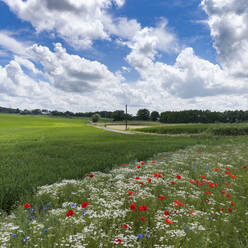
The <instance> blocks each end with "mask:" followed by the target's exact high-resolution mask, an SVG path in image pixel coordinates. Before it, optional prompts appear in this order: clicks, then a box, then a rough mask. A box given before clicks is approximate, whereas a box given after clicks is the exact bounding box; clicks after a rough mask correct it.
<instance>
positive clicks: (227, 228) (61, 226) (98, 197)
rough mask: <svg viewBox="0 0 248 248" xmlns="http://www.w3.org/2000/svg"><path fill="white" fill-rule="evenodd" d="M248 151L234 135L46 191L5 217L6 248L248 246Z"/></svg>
mask: <svg viewBox="0 0 248 248" xmlns="http://www.w3.org/2000/svg"><path fill="white" fill-rule="evenodd" d="M247 146H248V140H247V138H246V137H228V138H227V139H225V143H224V144H223V143H222V144H221V145H213V144H211V145H206V144H204V145H196V146H191V147H187V148H186V149H181V150H177V151H173V152H166V153H162V154H157V155H155V156H153V157H152V158H150V159H149V160H147V161H144V164H143V163H140V162H136V163H128V164H127V165H126V166H124V167H122V166H118V167H116V168H114V169H113V170H110V171H109V172H108V173H100V172H94V177H93V178H90V177H85V178H84V179H83V180H78V181H75V180H71V181H63V182H62V183H56V184H53V185H50V186H48V185H46V186H43V187H41V188H39V190H38V192H37V194H35V195H34V197H33V199H32V200H31V201H28V202H25V203H29V204H30V205H31V207H30V208H29V209H24V206H23V205H19V206H18V207H17V208H16V209H15V210H14V211H13V213H12V215H10V216H6V215H5V214H4V215H3V216H2V218H1V222H0V247H6V248H19V247H27V248H28V247H44V248H53V247H74V248H77V247H85V248H99V247H106V248H111V247H115V246H119V247H135V248H136V247H142V248H153V247H154V248H156V247H174V248H181V247H182V248H191V247H202V248H213V247H216V248H247V247H248V234H247V233H248V232H247V231H248V226H247V222H248V203H247V202H248V201H247V198H248V169H247V166H244V165H245V164H246V165H247V161H248V153H247ZM138 165H139V168H137V166H138ZM227 171H229V172H228V173H227ZM137 177H139V178H137ZM148 179H150V180H148ZM141 182H143V183H142V184H141ZM171 182H175V183H174V184H171ZM129 191H133V193H132V194H131V195H130V192H129ZM128 192H129V193H128ZM130 196H131V197H132V199H130ZM159 196H160V197H161V196H164V198H163V199H159ZM82 202H88V203H89V205H88V206H87V207H86V208H84V210H83V209H82V207H81V204H82ZM130 204H134V205H135V206H136V210H131V209H130ZM139 206H140V207H141V209H140V210H143V211H139V208H138V207H139ZM143 206H146V209H144V207H143ZM69 209H72V210H73V211H74V213H75V214H74V215H73V216H70V217H67V216H66V213H67V212H68V210H69ZM165 211H166V214H165ZM168 212H169V213H170V215H168ZM142 217H143V218H144V219H142V220H141V218H142ZM165 218H166V219H167V222H166V219H165ZM168 220H169V221H171V223H170V224H168ZM124 225H126V227H125V228H124ZM138 237H140V238H138ZM114 243H115V245H114Z"/></svg>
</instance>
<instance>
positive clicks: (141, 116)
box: [137, 109, 150, 121]
mask: <svg viewBox="0 0 248 248" xmlns="http://www.w3.org/2000/svg"><path fill="white" fill-rule="evenodd" d="M137 117H138V120H142V121H147V120H149V119H150V111H149V110H148V109H139V110H138V112H137Z"/></svg>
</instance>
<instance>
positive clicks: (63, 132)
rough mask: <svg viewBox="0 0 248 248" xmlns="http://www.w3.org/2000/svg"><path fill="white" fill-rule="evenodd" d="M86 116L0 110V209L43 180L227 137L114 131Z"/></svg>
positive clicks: (13, 203)
mask: <svg viewBox="0 0 248 248" xmlns="http://www.w3.org/2000/svg"><path fill="white" fill-rule="evenodd" d="M86 122H87V120H85V119H66V118H57V117H56V118H52V117H47V116H45V117H44V116H43V117H41V116H19V115H0V171H1V173H0V209H3V210H6V211H9V210H10V209H13V208H15V207H16V206H17V205H18V202H19V201H21V202H24V201H27V200H29V199H30V198H31V197H32V195H33V194H34V193H35V192H36V190H37V187H38V186H42V185H45V184H52V183H55V182H59V181H61V180H62V179H81V178H83V177H84V176H85V175H87V174H88V173H89V172H90V171H103V172H104V171H105V172H106V171H108V170H110V169H112V168H113V167H114V166H116V165H118V164H121V163H126V162H129V161H134V160H136V161H137V160H143V159H147V158H149V157H150V156H152V155H153V154H156V153H159V152H164V151H173V150H176V149H179V148H183V147H186V146H188V145H194V144H204V143H206V144H209V143H212V144H214V143H218V142H220V143H221V142H224V141H225V138H221V139H212V138H207V137H205V138H199V137H194V138H193V137H177V138H172V137H151V136H146V135H124V134H117V133H111V132H108V131H104V130H100V129H96V128H94V127H90V126H87V125H86Z"/></svg>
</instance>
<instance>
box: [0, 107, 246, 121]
mask: <svg viewBox="0 0 248 248" xmlns="http://www.w3.org/2000/svg"><path fill="white" fill-rule="evenodd" d="M0 113H12V114H22V115H52V116H61V117H68V118H71V117H88V118H91V119H92V117H93V116H94V115H95V116H96V114H97V115H98V117H99V118H110V119H113V121H123V120H125V119H126V118H127V119H128V120H141V121H160V122H162V123H216V122H225V123H227V122H230V123H234V122H245V121H248V110H247V111H243V110H234V111H224V112H216V111H213V112H211V111H210V110H183V111H166V112H162V113H161V114H159V112H157V111H152V112H151V113H150V111H149V110H148V109H139V110H138V112H137V114H136V116H133V115H130V114H127V115H126V114H125V112H124V111H123V110H115V111H96V112H85V113H82V112H79V113H73V112H70V111H65V112H60V111H57V110H53V111H49V110H47V109H33V110H27V109H24V110H20V109H18V108H17V109H12V108H4V107H0ZM99 118H98V120H99ZM92 120H93V119H92Z"/></svg>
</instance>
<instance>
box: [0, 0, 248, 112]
mask: <svg viewBox="0 0 248 248" xmlns="http://www.w3.org/2000/svg"><path fill="white" fill-rule="evenodd" d="M125 104H128V106H129V112H130V113H133V114H135V113H136V111H137V110H138V109H140V108H148V109H150V110H157V111H160V112H161V111H167V110H185V109H209V110H213V111H214V110H215V111H224V110H234V109H243V110H247V109H248V1H247V0H87V1H86V0H77V1H75V0H42V1H39V0H25V1H24V0H0V106H4V107H12V108H17V107H18V108H21V109H24V108H27V109H34V108H46V109H49V110H54V109H56V110H61V111H66V110H69V111H73V112H86V111H97V110H116V109H124V106H125Z"/></svg>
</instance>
